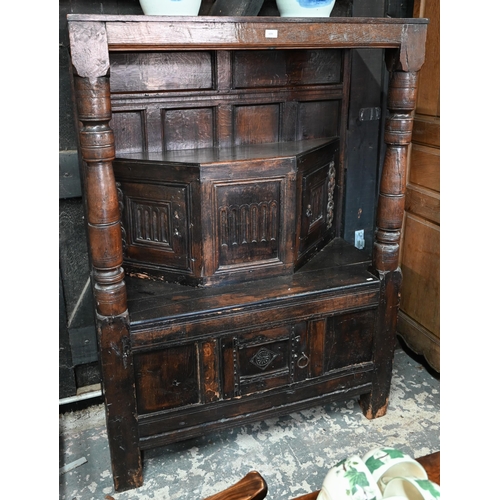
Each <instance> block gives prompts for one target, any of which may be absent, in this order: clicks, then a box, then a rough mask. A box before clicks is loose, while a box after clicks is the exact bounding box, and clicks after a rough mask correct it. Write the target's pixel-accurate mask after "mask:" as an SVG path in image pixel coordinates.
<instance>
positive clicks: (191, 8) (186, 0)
mask: <svg viewBox="0 0 500 500" xmlns="http://www.w3.org/2000/svg"><path fill="white" fill-rule="evenodd" d="M139 3H140V4H141V9H142V11H143V12H144V14H146V15H147V16H197V15H198V12H199V11H200V6H201V0H139Z"/></svg>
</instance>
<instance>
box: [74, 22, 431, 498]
mask: <svg viewBox="0 0 500 500" xmlns="http://www.w3.org/2000/svg"><path fill="white" fill-rule="evenodd" d="M68 20H69V33H70V43H71V51H72V63H73V67H74V71H75V75H74V85H75V96H76V102H77V106H78V117H79V120H80V123H81V128H80V133H79V139H80V146H81V151H82V157H83V170H82V177H83V179H84V188H85V189H84V191H85V193H84V194H85V197H86V208H87V213H86V220H87V231H88V239H89V248H90V257H91V262H92V277H93V294H94V304H95V310H96V318H97V323H98V337H99V349H100V360H101V368H102V377H103V388H104V394H105V403H106V416H107V429H108V438H109V443H110V452H111V461H112V467H113V475H114V483H115V488H116V490H118V491H120V490H126V489H129V488H133V487H137V486H139V485H140V484H141V483H142V464H141V456H140V450H142V449H146V448H151V447H154V446H159V445H163V444H167V443H171V442H174V441H178V440H181V439H186V438H189V437H192V436H196V435H199V434H201V433H203V432H205V431H206V430H208V429H220V428H224V427H228V426H233V425H238V424H241V423H244V422H249V421H254V420H260V419H263V418H266V417H269V416H272V415H274V416H275V415H280V414H284V413H288V412H290V411H292V410H298V409H301V408H306V407H308V406H311V405H313V404H318V403H321V402H326V401H331V400H335V399H344V398H346V397H352V396H359V397H360V404H361V408H362V410H363V412H364V414H365V415H366V417H367V418H376V417H380V416H382V415H384V414H385V412H386V410H387V405H388V398H389V390H390V381H391V374H392V357H393V349H394V344H395V342H394V339H395V326H396V317H397V310H398V305H399V291H400V286H401V272H400V269H399V267H398V259H399V239H400V231H401V225H402V219H403V211H404V201H405V196H404V193H405V172H406V159H407V149H408V145H409V144H410V141H411V136H412V133H411V130H412V113H413V110H414V107H415V95H416V87H417V86H416V82H417V76H418V71H419V69H420V67H421V65H422V63H423V60H424V46H425V36H426V20H422V19H419V20H408V19H403V20H401V19H399V20H397V19H376V18H357V19H346V18H325V19H295V18H289V19H282V18H271V17H261V18H230V17H227V18H215V17H213V18H212V17H196V18H167V17H158V16H151V17H147V16H106V15H95V16H92V15H71V16H69V18H68ZM373 48H376V49H377V50H380V49H385V52H386V62H387V67H388V69H389V72H390V82H389V91H388V99H387V107H388V114H387V120H386V126H385V149H386V155H385V161H384V167H383V171H382V175H381V183H380V194H379V196H378V200H377V214H378V215H377V230H376V232H375V239H374V245H373V251H372V257H371V258H370V257H369V256H368V255H367V254H365V253H363V252H361V251H359V250H358V249H356V248H354V247H353V246H352V245H350V244H348V243H347V242H346V241H345V240H343V239H342V238H341V237H340V235H341V228H340V221H341V219H342V206H343V200H344V195H343V187H344V184H345V179H344V171H345V169H346V154H345V152H346V143H347V140H348V137H347V134H346V126H347V113H348V106H349V93H348V89H349V84H348V82H349V75H350V73H349V72H350V57H351V50H352V49H373Z"/></svg>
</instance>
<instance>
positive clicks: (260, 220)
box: [215, 180, 283, 267]
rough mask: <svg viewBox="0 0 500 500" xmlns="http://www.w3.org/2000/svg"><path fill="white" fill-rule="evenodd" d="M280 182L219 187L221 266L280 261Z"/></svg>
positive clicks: (218, 232) (218, 246) (217, 189)
mask: <svg viewBox="0 0 500 500" xmlns="http://www.w3.org/2000/svg"><path fill="white" fill-rule="evenodd" d="M281 188H282V186H281V181H279V180H275V181H267V182H262V181H261V182H253V183H250V182H244V183H231V184H227V185H218V186H216V188H215V193H216V203H217V218H216V224H217V237H216V238H217V241H216V245H217V248H218V250H219V252H218V255H219V267H220V266H226V265H238V264H240V265H241V264H257V263H259V262H262V261H269V260H277V259H279V247H280V236H281V234H282V231H283V229H282V224H283V221H282V213H281V204H280V198H281Z"/></svg>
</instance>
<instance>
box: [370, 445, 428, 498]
mask: <svg viewBox="0 0 500 500" xmlns="http://www.w3.org/2000/svg"><path fill="white" fill-rule="evenodd" d="M363 462H364V463H365V465H366V467H367V468H368V470H369V471H370V472H371V474H372V476H373V478H374V479H375V481H376V483H377V484H378V486H379V488H380V490H381V491H382V492H383V491H384V489H385V487H386V485H387V483H388V482H389V481H390V480H391V479H392V478H393V477H414V478H417V479H427V472H425V469H424V468H423V466H422V465H420V464H419V463H418V462H417V461H416V460H414V459H413V458H412V457H410V456H409V455H407V454H406V453H403V452H402V451H400V450H397V449H395V448H376V449H374V450H371V451H369V452H368V453H366V454H365V455H364V456H363Z"/></svg>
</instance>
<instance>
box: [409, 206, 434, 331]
mask: <svg viewBox="0 0 500 500" xmlns="http://www.w3.org/2000/svg"><path fill="white" fill-rule="evenodd" d="M439 240H440V232H439V226H437V225H435V224H432V223H430V222H428V221H425V220H424V219H420V218H418V217H415V216H412V215H410V214H407V216H406V217H405V224H404V239H403V246H402V260H401V270H402V271H403V285H402V289H401V311H403V312H405V313H406V314H407V315H408V316H410V317H411V318H412V319H413V320H414V321H416V322H418V323H419V324H421V325H422V326H424V327H425V328H427V330H429V331H430V332H432V333H433V334H434V335H436V336H438V337H439V310H440V308H439V303H440V301H439V299H440V296H439V289H440V274H439V268H440V264H439V256H440V249H439Z"/></svg>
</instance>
